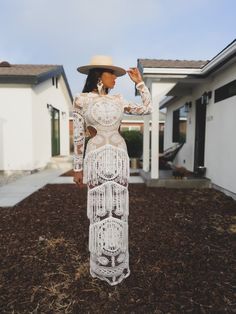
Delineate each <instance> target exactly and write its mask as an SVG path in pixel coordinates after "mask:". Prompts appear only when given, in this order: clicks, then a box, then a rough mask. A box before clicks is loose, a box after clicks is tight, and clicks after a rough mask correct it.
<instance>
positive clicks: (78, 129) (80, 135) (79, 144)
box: [73, 96, 85, 171]
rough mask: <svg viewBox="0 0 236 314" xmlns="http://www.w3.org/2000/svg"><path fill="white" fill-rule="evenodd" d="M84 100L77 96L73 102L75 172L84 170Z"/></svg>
mask: <svg viewBox="0 0 236 314" xmlns="http://www.w3.org/2000/svg"><path fill="white" fill-rule="evenodd" d="M82 107H83V104H82V100H81V97H80V96H75V98H74V102H73V131H74V137H73V139H74V158H73V161H74V171H81V170H83V156H84V143H85V120H84V117H83V113H82Z"/></svg>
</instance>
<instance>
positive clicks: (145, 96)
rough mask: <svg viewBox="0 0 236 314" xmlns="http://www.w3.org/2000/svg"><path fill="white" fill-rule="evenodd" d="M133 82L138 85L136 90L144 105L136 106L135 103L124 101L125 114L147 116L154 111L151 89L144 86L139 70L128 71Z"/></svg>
mask: <svg viewBox="0 0 236 314" xmlns="http://www.w3.org/2000/svg"><path fill="white" fill-rule="evenodd" d="M127 73H128V74H129V77H130V78H131V80H132V81H133V82H134V83H135V84H136V88H137V90H138V91H139V93H140V96H141V98H142V104H136V103H134V102H129V101H126V100H123V101H124V112H125V113H130V114H138V115H142V114H147V113H151V111H152V99H151V94H150V92H149V89H148V88H147V86H146V85H145V84H144V82H143V80H142V76H141V74H140V72H139V70H138V69H137V68H131V69H129V70H128V71H127Z"/></svg>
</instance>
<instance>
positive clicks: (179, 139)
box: [172, 106, 187, 143]
mask: <svg viewBox="0 0 236 314" xmlns="http://www.w3.org/2000/svg"><path fill="white" fill-rule="evenodd" d="M186 129H187V113H186V112H185V110H184V106H183V107H181V108H179V109H177V110H175V111H173V132H172V142H174V143H185V142H186Z"/></svg>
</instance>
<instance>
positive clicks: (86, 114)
mask: <svg viewBox="0 0 236 314" xmlns="http://www.w3.org/2000/svg"><path fill="white" fill-rule="evenodd" d="M136 88H137V89H138V90H139V92H140V95H141V98H142V104H140V105H139V104H135V103H130V102H127V101H126V100H124V99H123V97H122V96H121V95H120V94H118V95H109V94H108V95H98V94H96V93H81V94H79V95H76V96H75V98H74V104H73V108H74V111H73V117H74V149H75V154H74V171H81V170H82V169H83V171H84V179H83V180H84V183H87V187H88V198H87V215H88V218H89V220H90V227H89V251H90V273H91V275H92V276H93V277H97V278H100V279H102V280H105V281H107V282H108V283H109V284H110V285H116V284H118V283H119V282H121V281H122V280H123V279H124V278H126V277H128V275H129V274H130V270H129V251H128V214H129V201H128V199H129V196H128V179H129V157H128V154H127V147H126V143H125V141H124V139H123V137H122V136H121V135H120V133H119V127H120V124H121V120H122V117H123V113H124V112H125V113H131V114H146V113H149V112H150V111H151V96H150V93H149V90H148V88H147V87H146V86H145V85H144V83H143V82H141V83H139V84H137V85H136ZM88 126H90V127H93V128H94V129H95V130H96V132H97V133H96V135H95V136H94V137H92V138H91V139H90V140H89V141H88V143H87V147H86V152H85V154H84V144H85V131H86V127H88Z"/></svg>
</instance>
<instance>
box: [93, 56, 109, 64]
mask: <svg viewBox="0 0 236 314" xmlns="http://www.w3.org/2000/svg"><path fill="white" fill-rule="evenodd" d="M90 65H113V62H112V58H111V57H109V56H103V55H97V56H93V57H92V59H91V61H90Z"/></svg>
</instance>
